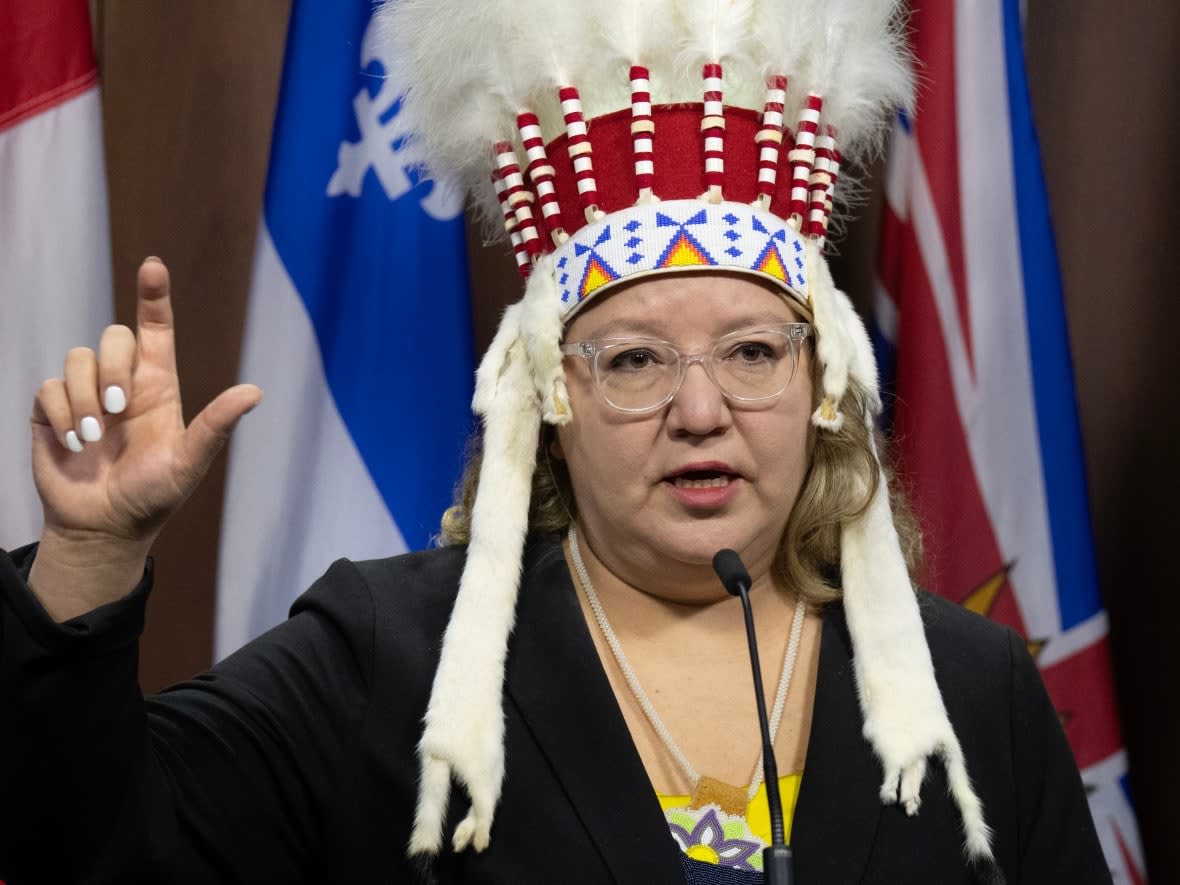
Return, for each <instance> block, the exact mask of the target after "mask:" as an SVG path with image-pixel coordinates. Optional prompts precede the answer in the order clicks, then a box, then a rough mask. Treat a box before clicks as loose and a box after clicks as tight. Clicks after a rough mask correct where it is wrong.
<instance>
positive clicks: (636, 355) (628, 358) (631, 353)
mask: <svg viewBox="0 0 1180 885" xmlns="http://www.w3.org/2000/svg"><path fill="white" fill-rule="evenodd" d="M660 362H661V361H660V358H659V356H658V355H657V354H656V353H655V352H654V351H652V350H649V349H648V348H645V347H632V348H630V349H628V350H624V351H622V352H620V353H617V354H613V355H612V356H611V359H610V362H608V363H607V368H608V369H609V370H610V371H612V372H641V371H643V370H644V369H652V368H655V367H657V366H659V365H660Z"/></svg>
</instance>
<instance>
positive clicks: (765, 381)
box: [561, 323, 811, 413]
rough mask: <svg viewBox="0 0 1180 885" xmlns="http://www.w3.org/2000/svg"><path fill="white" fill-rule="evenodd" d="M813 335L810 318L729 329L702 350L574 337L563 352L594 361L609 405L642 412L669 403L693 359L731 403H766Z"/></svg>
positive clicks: (638, 340) (648, 341)
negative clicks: (804, 343)
mask: <svg viewBox="0 0 1180 885" xmlns="http://www.w3.org/2000/svg"><path fill="white" fill-rule="evenodd" d="M810 335H811V325H810V324H809V323H784V324H783V325H781V326H758V327H754V328H750V329H742V330H740V331H737V332H731V333H730V334H728V335H726V336H724V337H722V338H718V339H717V340H716V341H715V342H713V346H712V347H710V348H709V349H708V350H707V351H704V352H703V353H684V352H683V351H682V350H681V349H680V348H678V347H677V346H676V345H675V344H672V343H671V342H669V341H661V340H659V339H655V338H601V339H598V340H596V341H575V342H570V343H567V344H564V345H563V346H562V348H561V352H562V354H564V355H565V356H576V357H582V358H583V359H585V360H586V362H587V363H589V364H590V368H591V372H592V373H593V375H594V383H595V385H596V386H597V387H598V390H599V392H600V393H601V394H602V397H603V399H605V400H606V402H607V403H608V404H609V405H611V406H613V407H614V408H616V409H618V410H619V411H620V412H631V413H640V412H651V411H654V410H656V409H658V408H660V407H661V406H664V405H667V404H668V403H670V402H671V401H672V398H673V397H675V396H676V393H677V392H678V391H679V390H680V385H681V384H683V383H684V376H685V374H686V373H687V372H688V367H689V366H691V365H692V364H693V363H700V364H701V367H702V368H703V369H704V370H705V372H706V373H707V374H708V376H709V378H710V379H712V381H713V383H714V384H716V385H717V387H718V388H720V390H721V392H722V393H723V394H724V395H725V397H726V399H728V400H730V401H731V402H735V403H754V404H756V403H767V404H768V403H769V401H771V400H774V399H775V398H777V397H778V396H779V395H780V394H782V392H783V391H784V390H786V389H787V386H788V385H789V384H790V383H791V380H792V379H793V378H794V377H795V370H796V369H797V368H798V366H799V350H800V348H801V346H802V344H803V341H804V340H806V339H807V337H808V336H810Z"/></svg>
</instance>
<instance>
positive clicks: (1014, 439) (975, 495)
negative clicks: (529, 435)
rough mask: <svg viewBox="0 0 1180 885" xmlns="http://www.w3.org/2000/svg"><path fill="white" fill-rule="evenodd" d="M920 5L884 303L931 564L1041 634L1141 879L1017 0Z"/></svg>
mask: <svg viewBox="0 0 1180 885" xmlns="http://www.w3.org/2000/svg"><path fill="white" fill-rule="evenodd" d="M912 5H913V18H912V21H911V26H912V35H913V38H912V39H913V44H914V50H915V52H916V54H917V57H918V59H919V61H920V69H921V70H922V71H923V78H922V80H923V85H922V88H921V90H920V93H919V97H918V106H917V110H916V112H915V114H914V116H913V117H912V118H910V119H907V118H903V119H900V120H899V123H898V126H897V127H896V131H895V132H894V140H893V152H892V155H891V158H890V165H889V170H888V175H887V182H886V207H885V215H884V219H883V234H882V243H881V251H880V259H879V267H878V270H879V283H880V285H879V287H878V292H877V304H876V319H877V325H878V330H879V332H880V338H881V347H882V357H883V359H882V364H883V365H890V364H893V365H895V379H894V380H895V384H896V393H897V399H896V405H895V409H894V414H893V421H894V430H895V431H896V435H897V437H898V439H899V447H900V455H901V467H902V473H903V476H904V479H905V481H906V484H907V486H908V487H909V489H910V491H911V496H912V499H913V502H914V505H915V507H916V509H917V512H918V516H919V518H920V520H921V522H922V526H923V529H924V531H925V535H926V541H927V549H928V553H929V559H928V563H927V573H926V575H925V576H924V580H925V583H926V585H927V586H929V587H931V588H932V589H934V590H936V591H938V592H939V593H941V594H942V595H944V596H948V597H950V598H952V599H954V600H957V601H959V602H962V603H964V604H965V605H967V606H968V607H971V608H974V609H975V610H977V611H979V612H981V613H983V614H986V615H988V616H989V617H991V618H992V619H994V620H996V621H999V622H1000V623H1003V624H1006V625H1009V626H1011V627H1013V628H1014V629H1016V630H1017V631H1018V632H1020V633H1021V635H1023V636H1024V637H1026V638H1027V640H1028V642H1029V648H1030V651H1031V652H1032V653H1033V655H1034V657H1035V659H1036V661H1037V663H1038V665H1039V666H1040V669H1041V675H1042V677H1043V678H1044V681H1045V685H1046V686H1047V688H1048V690H1049V694H1050V696H1051V697H1052V699H1053V701H1054V704H1055V705H1056V707H1057V709H1058V711H1059V713H1060V715H1061V720H1062V724H1063V726H1064V728H1065V733H1066V736H1067V737H1068V738H1069V741H1070V745H1071V746H1072V747H1073V752H1074V755H1075V757H1076V759H1077V762H1078V766H1079V767H1080V769H1081V772H1082V779H1083V781H1084V782H1085V784H1086V787H1087V789H1088V791H1089V794H1090V805H1091V810H1092V812H1093V814H1094V820H1095V824H1096V825H1097V829H1098V835H1099V838H1100V840H1101V842H1102V846H1103V849H1104V851H1105V853H1106V857H1107V860H1108V862H1109V864H1110V867H1111V871H1112V873H1113V876H1114V880H1115V882H1117V883H1126V885H1134V883H1143V882H1146V876H1145V872H1144V863H1143V852H1142V849H1141V847H1140V842H1139V834H1138V828H1137V825H1136V821H1135V815H1134V812H1133V810H1132V807H1131V804H1130V801H1129V798H1128V794H1127V759H1126V754H1125V752H1124V749H1123V742H1122V737H1121V735H1120V731H1119V725H1118V720H1117V714H1116V707H1115V699H1114V692H1113V687H1112V682H1111V675H1110V650H1109V644H1108V641H1107V640H1108V637H1107V617H1106V612H1105V611H1104V610H1103V608H1102V603H1101V599H1100V596H1099V591H1098V585H1097V578H1096V573H1095V567H1094V557H1093V545H1092V542H1091V536H1090V525H1089V518H1088V510H1087V502H1086V492H1085V486H1084V472H1083V462H1082V452H1081V445H1080V440H1079V435H1078V422H1077V414H1076V406H1075V401H1074V392H1073V381H1072V374H1071V367H1070V361H1069V350H1068V341H1067V337H1066V327H1065V320H1064V314H1063V307H1062V297H1061V284H1060V279H1059V276H1058V271H1057V258H1056V253H1055V248H1054V242H1053V234H1052V229H1051V226H1050V223H1049V213H1048V205H1047V200H1046V194H1045V188H1044V182H1043V179H1042V175H1041V166H1040V154H1039V149H1038V146H1037V140H1036V134H1035V131H1034V128H1033V123H1032V114H1031V108H1030V106H1029V101H1028V91H1027V84H1026V82H1025V73H1024V67H1023V47H1022V34H1021V21H1020V12H1019V2H1018V0H991V2H968V0H955V2H952V3H933V2H920V0H919V2H915V3H914V4H912Z"/></svg>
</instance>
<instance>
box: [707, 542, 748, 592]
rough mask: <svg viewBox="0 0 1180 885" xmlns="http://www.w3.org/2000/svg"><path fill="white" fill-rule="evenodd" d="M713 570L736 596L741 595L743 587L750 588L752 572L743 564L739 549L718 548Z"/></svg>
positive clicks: (726, 587)
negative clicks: (738, 552) (738, 553)
mask: <svg viewBox="0 0 1180 885" xmlns="http://www.w3.org/2000/svg"><path fill="white" fill-rule="evenodd" d="M713 571H715V572H717V577H719V578H720V579H721V583H722V584H724V585H725V589H726V590H728V591H729V592H730V593H732V594H733V595H734V596H740V595H741V592H742V591H741V588H742V587H745V588H746V589H747V590H748V589H749V588H750V573H749V572H748V571H746V567H745V565H743V564H742V558H741V557H740V556H738V555H737V551H735V550H730V549H729V548H728V547H726V548H725V549H724V550H718V551H717V553H716V555H714V557H713Z"/></svg>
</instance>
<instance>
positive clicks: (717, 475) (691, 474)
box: [670, 470, 736, 489]
mask: <svg viewBox="0 0 1180 885" xmlns="http://www.w3.org/2000/svg"><path fill="white" fill-rule="evenodd" d="M735 478H736V477H735V475H734V474H732V473H725V472H723V471H720V470H690V471H687V472H685V473H681V474H679V475H677V476H673V477H672V478H671V480H670V481H671V483H672V485H674V486H676V488H678V489H720V488H724V487H725V486H727V485H729V484H730V483H731V482H733V480H734V479H735Z"/></svg>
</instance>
